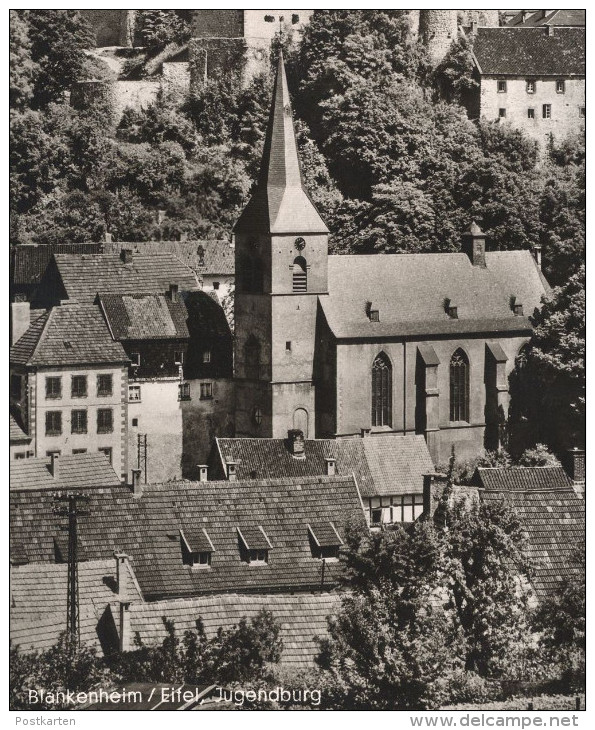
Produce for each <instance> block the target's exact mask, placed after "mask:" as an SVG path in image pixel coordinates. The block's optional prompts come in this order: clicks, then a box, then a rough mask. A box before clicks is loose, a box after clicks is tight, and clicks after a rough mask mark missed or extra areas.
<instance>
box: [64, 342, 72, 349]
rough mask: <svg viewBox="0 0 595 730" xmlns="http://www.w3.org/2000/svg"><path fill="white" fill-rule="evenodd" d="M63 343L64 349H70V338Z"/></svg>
mask: <svg viewBox="0 0 595 730" xmlns="http://www.w3.org/2000/svg"><path fill="white" fill-rule="evenodd" d="M63 344H64V348H65V349H66V350H72V342H71V341H70V340H64V342H63Z"/></svg>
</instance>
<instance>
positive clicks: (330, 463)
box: [325, 457, 337, 477]
mask: <svg viewBox="0 0 595 730" xmlns="http://www.w3.org/2000/svg"><path fill="white" fill-rule="evenodd" d="M325 461H326V475H327V477H334V476H335V474H336V473H337V460H336V459H335V458H333V457H328V458H326V459H325Z"/></svg>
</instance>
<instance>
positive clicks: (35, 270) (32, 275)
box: [10, 243, 101, 286]
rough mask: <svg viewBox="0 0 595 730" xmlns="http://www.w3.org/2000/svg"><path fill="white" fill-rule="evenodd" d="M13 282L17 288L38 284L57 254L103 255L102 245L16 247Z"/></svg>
mask: <svg viewBox="0 0 595 730" xmlns="http://www.w3.org/2000/svg"><path fill="white" fill-rule="evenodd" d="M10 253H11V262H12V271H11V282H12V284H15V285H17V286H19V285H20V286H22V285H32V284H38V283H39V282H40V281H41V277H42V276H43V274H44V273H45V270H46V269H47V266H48V264H49V262H50V260H51V258H52V254H55V253H75V254H78V253H85V254H96V253H101V244H100V243H56V244H47V245H45V244H38V245H34V246H33V245H22V246H15V247H14V248H13V249H12V250H11V252H10Z"/></svg>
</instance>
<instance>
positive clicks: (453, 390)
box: [450, 349, 469, 423]
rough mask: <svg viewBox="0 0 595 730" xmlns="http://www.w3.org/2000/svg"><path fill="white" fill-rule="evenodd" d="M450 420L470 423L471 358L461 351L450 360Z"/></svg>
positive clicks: (457, 351)
mask: <svg viewBox="0 0 595 730" xmlns="http://www.w3.org/2000/svg"><path fill="white" fill-rule="evenodd" d="M450 420H451V421H465V422H467V423H468V422H469V358H468V357H467V355H466V354H465V352H464V351H463V350H461V349H458V350H456V352H455V353H454V354H453V356H452V358H451V360H450Z"/></svg>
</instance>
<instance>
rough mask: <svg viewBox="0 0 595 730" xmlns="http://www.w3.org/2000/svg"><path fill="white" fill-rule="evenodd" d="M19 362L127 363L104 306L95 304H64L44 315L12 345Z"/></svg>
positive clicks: (12, 354)
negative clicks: (107, 321)
mask: <svg viewBox="0 0 595 730" xmlns="http://www.w3.org/2000/svg"><path fill="white" fill-rule="evenodd" d="M10 362H11V363H13V364H15V365H32V366H33V365H36V366H44V365H46V366H50V365H57V366H67V365H79V364H89V365H91V364H93V365H94V364H100V363H124V362H128V357H127V356H126V353H125V352H124V349H123V348H122V345H120V343H119V342H114V341H113V339H112V337H111V335H110V332H109V329H108V327H107V324H106V323H105V320H104V318H103V315H102V314H101V310H100V309H99V307H98V306H96V305H94V304H77V303H73V304H64V305H61V306H58V307H53V308H52V309H51V310H49V311H47V312H45V313H44V314H42V315H40V316H39V317H38V318H37V319H36V320H35V321H34V322H33V323H32V324H31V326H30V327H29V329H28V330H27V331H26V332H25V334H24V335H23V336H22V337H21V338H20V339H19V340H18V341H17V342H15V344H14V345H13V346H12V347H11V348H10Z"/></svg>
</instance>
